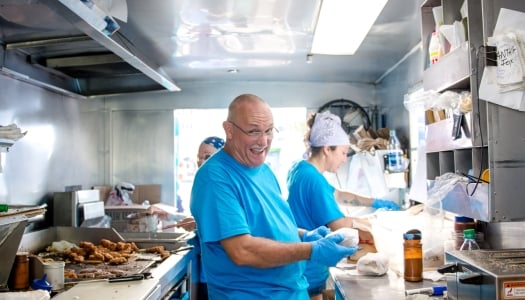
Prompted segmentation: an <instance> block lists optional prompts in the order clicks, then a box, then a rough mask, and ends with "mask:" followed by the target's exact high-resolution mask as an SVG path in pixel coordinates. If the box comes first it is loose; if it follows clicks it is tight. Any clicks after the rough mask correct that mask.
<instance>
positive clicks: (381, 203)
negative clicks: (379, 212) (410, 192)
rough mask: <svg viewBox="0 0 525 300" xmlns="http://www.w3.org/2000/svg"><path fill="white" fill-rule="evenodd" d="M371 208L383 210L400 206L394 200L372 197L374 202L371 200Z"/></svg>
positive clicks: (397, 208)
mask: <svg viewBox="0 0 525 300" xmlns="http://www.w3.org/2000/svg"><path fill="white" fill-rule="evenodd" d="M372 208H375V209H379V208H384V209H385V210H401V207H399V205H397V204H396V203H395V202H393V201H390V200H381V199H374V202H372Z"/></svg>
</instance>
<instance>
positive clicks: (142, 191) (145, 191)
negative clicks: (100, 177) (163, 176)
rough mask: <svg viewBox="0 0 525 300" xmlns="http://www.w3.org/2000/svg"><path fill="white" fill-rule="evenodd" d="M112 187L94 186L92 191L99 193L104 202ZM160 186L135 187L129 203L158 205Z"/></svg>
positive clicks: (145, 185)
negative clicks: (145, 202)
mask: <svg viewBox="0 0 525 300" xmlns="http://www.w3.org/2000/svg"><path fill="white" fill-rule="evenodd" d="M112 188H113V186H111V185H94V186H93V187H92V189H94V190H99V191H100V200H102V201H104V202H106V200H107V199H108V197H109V193H110V192H111V189H112ZM160 195H161V185H160V184H141V185H135V191H133V193H132V194H130V195H129V197H130V199H131V201H133V203H135V204H142V202H144V200H148V201H149V203H150V204H155V203H160V197H161V196H160Z"/></svg>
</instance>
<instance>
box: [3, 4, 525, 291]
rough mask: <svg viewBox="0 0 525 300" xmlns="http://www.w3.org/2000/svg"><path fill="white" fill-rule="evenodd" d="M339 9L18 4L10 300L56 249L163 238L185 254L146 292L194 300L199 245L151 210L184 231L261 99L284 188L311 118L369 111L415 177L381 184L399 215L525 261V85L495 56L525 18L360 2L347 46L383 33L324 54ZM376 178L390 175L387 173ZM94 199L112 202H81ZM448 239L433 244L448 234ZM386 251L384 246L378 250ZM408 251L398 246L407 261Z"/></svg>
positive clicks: (12, 44)
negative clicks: (230, 123) (119, 191)
mask: <svg viewBox="0 0 525 300" xmlns="http://www.w3.org/2000/svg"><path fill="white" fill-rule="evenodd" d="M330 2H331V1H329V0H307V1H305V0H284V1H281V0H280V1H276V0H242V1H241V0H172V1H163V0H150V1H142V0H56V1H47V0H32V1H15V0H0V29H1V30H0V45H1V47H0V90H1V93H0V108H1V109H0V204H7V207H6V209H7V211H5V212H0V233H1V234H2V238H1V239H0V241H1V242H2V243H0V249H2V254H4V253H6V254H9V255H7V256H3V257H2V259H1V261H2V268H3V269H2V272H0V273H1V274H2V276H0V288H1V289H3V290H4V291H5V290H9V287H8V285H9V284H8V281H9V280H11V279H9V280H8V278H7V276H4V275H6V274H7V272H10V271H11V269H14V267H13V265H14V262H15V260H16V259H18V258H17V257H18V254H20V253H22V252H30V253H31V252H35V251H42V250H45V247H44V245H43V244H42V242H41V241H46V242H49V243H51V242H53V241H55V240H54V239H61V238H62V237H63V236H65V237H67V238H70V239H72V237H75V241H74V242H77V243H79V242H82V241H83V242H91V243H94V244H98V243H99V242H100V240H101V239H103V238H104V236H105V235H107V234H108V235H109V236H111V237H113V238H114V240H113V241H111V242H112V243H118V242H121V243H130V242H134V243H136V245H139V247H140V246H143V247H144V248H149V247H154V246H156V245H152V244H151V243H150V242H151V240H153V241H154V242H157V244H158V245H163V246H166V247H167V248H169V249H168V252H170V253H169V254H170V255H171V256H170V258H168V260H167V262H168V263H167V264H163V263H158V264H157V265H156V266H157V267H156V268H155V269H154V270H153V274H154V275H156V276H157V279H156V280H153V281H151V280H150V279H147V278H143V279H147V280H138V281H137V282H133V283H132V284H133V285H134V286H135V288H136V290H134V291H139V290H140V291H141V292H140V293H136V294H134V295H135V296H136V295H139V294H140V295H141V296H140V297H139V296H137V297H138V298H137V299H162V298H164V299H176V298H177V297H179V298H183V297H191V295H190V294H191V293H188V292H187V291H189V290H190V285H191V283H190V280H189V278H190V277H191V276H190V273H191V268H190V263H189V260H190V252H191V247H188V248H187V246H188V245H186V241H187V239H189V238H190V236H188V235H186V234H185V232H179V231H177V230H178V229H177V230H175V229H174V228H173V227H171V228H170V229H169V230H165V231H166V232H160V231H161V230H159V232H155V234H154V236H153V237H152V236H151V235H148V243H145V240H144V236H142V235H140V234H142V233H144V232H141V231H150V229H149V227H148V224H146V223H142V222H152V221H154V222H158V219H156V217H155V218H153V217H152V216H151V215H148V214H147V213H146V212H145V210H146V211H148V212H149V211H150V210H149V209H150V208H153V210H161V211H163V212H164V213H167V214H168V215H169V216H170V218H171V219H170V220H169V221H170V222H171V223H176V222H178V221H179V220H180V219H182V218H184V217H186V216H188V215H189V211H188V203H189V192H188V191H189V189H191V182H192V176H193V175H194V172H195V168H196V167H195V166H196V164H195V162H196V153H197V148H198V145H199V142H200V141H201V140H202V139H203V138H205V137H206V136H210V135H217V136H224V132H223V131H222V127H221V122H222V121H223V120H224V119H225V118H226V109H227V106H228V104H229V103H230V101H231V100H232V99H234V98H235V97H236V96H238V95H239V94H243V93H252V94H256V95H258V96H260V97H262V98H263V99H265V100H266V101H267V102H268V103H269V104H270V106H271V107H272V109H273V110H274V114H275V123H276V126H277V128H278V129H279V131H280V133H279V134H278V135H277V137H276V138H275V141H274V145H273V148H272V152H271V153H270V155H269V156H268V159H269V163H271V165H272V168H273V169H274V171H275V172H276V174H277V177H278V178H279V180H282V179H283V178H285V176H286V171H287V169H288V167H289V166H290V163H291V162H292V161H294V160H297V159H299V158H300V157H301V155H302V154H303V153H304V148H303V147H304V145H303V143H302V138H303V134H304V130H305V128H306V127H305V124H304V121H305V120H306V118H307V115H308V114H309V113H311V112H316V111H319V110H320V109H321V108H322V109H334V110H335V109H340V110H341V111H338V113H340V114H341V117H342V118H343V119H344V117H345V116H348V114H350V113H355V112H358V115H359V118H358V119H357V120H358V121H356V122H357V125H364V127H365V130H368V129H371V130H374V131H378V132H379V130H380V129H384V128H389V129H395V130H396V133H397V136H398V137H399V139H400V140H401V143H402V150H403V152H404V154H405V156H406V158H407V168H406V171H405V172H403V173H402V176H397V175H396V176H394V175H392V174H390V175H389V174H385V173H384V172H383V171H384V170H383V169H381V172H380V174H379V177H381V182H386V183H385V188H386V189H388V191H389V197H393V198H395V200H394V201H396V202H397V203H399V205H401V206H402V207H403V211H401V212H397V213H405V212H406V210H408V209H410V207H411V206H416V204H418V205H422V206H424V207H425V209H424V213H428V212H429V210H430V211H432V212H435V211H438V212H439V213H434V214H432V216H431V217H430V218H431V219H432V220H434V218H435V217H436V215H438V216H440V217H442V219H440V220H441V221H443V220H444V221H443V222H451V223H452V221H453V220H454V217H455V216H465V217H470V218H472V219H474V220H475V221H476V222H477V224H478V227H477V229H478V230H479V232H480V233H481V234H483V239H484V242H486V245H488V246H487V248H491V249H494V250H501V249H521V248H525V244H524V243H523V239H522V238H521V232H522V230H523V226H524V223H523V222H524V220H525V206H524V205H522V203H521V199H522V197H523V195H524V194H525V185H524V184H523V178H525V163H524V162H525V154H524V152H523V151H522V149H523V148H524V141H525V136H524V131H523V128H525V118H524V116H525V115H524V113H523V111H524V110H525V107H524V106H523V104H521V102H522V101H523V100H522V98H523V86H518V87H517V88H516V89H515V90H513V91H511V92H507V91H503V90H501V89H498V87H497V85H496V86H495V83H494V82H495V79H494V78H495V75H494V74H496V70H498V71H500V69H497V68H501V67H502V66H503V64H502V63H501V61H498V58H499V59H501V56H499V57H498V56H494V55H493V53H496V52H497V51H498V49H499V51H501V49H502V48H501V47H499V48H498V47H496V42H495V39H494V38H493V37H495V36H497V34H502V33H505V32H507V31H512V30H515V31H516V32H520V30H521V31H523V30H525V28H524V26H523V23H522V22H520V20H521V19H520V16H521V15H520V14H521V13H523V12H525V2H523V1H520V0H475V1H474V0H388V1H386V0H384V1H348V2H378V3H382V5H380V6H381V7H380V8H379V10H378V11H377V13H376V14H375V15H373V17H377V18H375V19H372V21H366V20H363V19H361V18H358V17H361V15H364V12H365V11H368V9H363V8H360V9H357V8H347V9H344V10H340V11H343V12H344V14H342V15H343V17H342V19H344V20H347V21H348V20H350V21H354V23H353V24H352V23H349V24H347V25H346V24H345V25H342V24H341V23H339V26H338V27H337V28H335V29H331V30H329V31H328V35H329V36H332V37H336V40H340V41H346V40H353V38H354V37H355V36H356V35H359V34H358V33H354V32H353V29H356V28H365V29H366V30H365V32H364V33H363V36H364V39H363V40H362V43H360V44H359V43H358V46H357V49H356V50H355V49H354V50H346V52H342V53H336V52H333V51H332V50H327V49H322V48H317V46H316V45H315V43H314V42H315V41H316V39H320V37H318V36H320V35H321V33H322V30H321V28H320V26H321V21H322V20H323V18H322V11H323V9H324V7H328V5H329V3H330ZM340 2H345V1H340ZM501 16H503V17H501ZM500 17H501V18H500ZM367 22H368V23H369V25H370V26H368V27H367V26H366V24H367ZM439 29H441V30H440V31H439V32H438V33H439V39H440V40H438V41H439V43H440V44H441V45H442V46H441V48H439V49H441V50H440V51H441V52H439V53H438V54H435V53H432V51H431V50H432V49H433V46H435V40H433V38H432V36H433V33H434V32H436V31H437V30H439ZM505 30H507V31H505ZM521 37H522V36H520V35H519V34H518V38H521ZM325 43H327V42H325ZM323 45H324V44H323ZM524 50H525V49H522V51H524ZM497 53H500V54H501V52H497ZM433 55H435V56H433ZM498 62H499V65H498ZM521 67H525V64H523V63H522V65H521ZM520 70H522V69H520ZM521 74H523V73H521ZM491 76H492V77H491ZM492 79H494V80H492ZM518 79H519V78H518ZM491 80H492V81H491ZM518 82H520V81H519V80H518ZM521 83H523V78H521ZM451 95H453V96H451ZM458 95H459V96H458ZM463 95H467V96H466V98H467V99H468V101H470V102H469V104H470V106H468V105H466V106H467V108H466V111H465V112H464V113H463V112H462V113H461V114H460V117H457V118H460V119H457V120H459V121H457V122H456V123H454V120H455V119H454V112H457V109H458V106H454V105H449V106H447V104H450V103H448V102H447V103H445V104H444V103H443V101H445V102H446V101H448V100H449V99H451V98H447V97H455V96H458V97H460V96H463ZM462 99H465V98H462ZM433 101H436V102H439V101H442V102H439V103H438V104H436V103H434V102H433ZM430 102H432V103H430ZM329 104H334V105H332V106H331V105H329ZM335 104H339V106H337V105H335ZM440 105H441V106H440ZM454 109H456V110H454ZM456 115H457V114H456ZM361 123H363V124H361ZM353 125H356V124H352V126H350V125H349V127H348V128H351V130H348V133H349V138H354V139H355V137H356V134H355V133H356V132H357V129H358V127H359V126H353ZM455 125H456V126H455ZM454 126H455V127H454ZM10 134H13V135H10ZM367 151H368V150H367ZM367 151H364V152H367ZM352 154H355V153H352ZM353 157H354V156H350V157H349V159H348V162H347V163H345V165H343V166H342V167H341V168H340V170H338V172H337V173H336V174H335V175H334V174H331V175H330V174H328V175H327V178H329V179H330V180H331V182H333V183H334V185H337V186H338V187H340V188H343V189H344V188H350V187H351V186H352V183H353V182H356V181H357V180H356V179H355V178H353V177H352V178H351V175H350V174H353V173H352V171H353V170H352V167H351V164H352V160H353ZM355 157H357V156H355ZM354 162H355V160H354ZM375 163H377V164H379V165H380V166H381V168H384V163H385V162H384V161H383V159H382V158H377V161H376V162H375ZM450 173H452V174H453V175H457V176H460V177H462V178H467V179H470V180H471V182H470V183H468V181H467V183H465V184H464V183H463V182H460V183H457V182H454V184H453V185H452V187H451V189H449V190H447V193H446V195H441V197H439V198H438V199H437V201H436V198H435V197H433V196H435V194H434V192H435V191H436V188H435V187H436V186H437V185H438V184H437V183H436V182H439V181H437V179H438V178H439V177H442V175H447V174H450ZM332 175H334V176H332ZM482 175H483V176H482ZM481 178H483V180H481ZM360 180H361V179H360ZM123 182H125V183H131V184H132V185H133V186H134V187H135V186H136V187H137V188H136V189H135V190H134V191H133V192H134V195H133V196H132V200H133V201H135V202H134V203H133V206H132V207H130V210H129V211H125V212H122V210H119V209H115V208H107V207H106V208H104V207H102V205H101V201H102V202H103V201H105V200H106V197H107V195H108V194H109V192H110V190H111V188H113V187H115V186H116V185H117V184H118V183H123ZM472 182H474V183H475V185H469V184H471V183H472ZM102 187H103V188H102ZM94 188H95V189H99V190H100V194H98V193H96V194H97V195H94V194H93V193H88V194H90V195H94V196H93V197H92V198H90V199H84V200H82V199H80V198H79V197H80V196H79V195H83V194H84V193H83V191H85V190H92V189H94ZM375 188H377V187H375ZM372 189H374V187H373V188H372ZM79 191H80V193H79ZM376 191H377V189H376ZM441 191H442V190H441ZM69 193H71V194H69ZM283 193H286V191H285V190H284V189H283ZM90 197H91V196H90ZM57 199H61V200H57ZM139 199H140V200H139ZM56 201H62V202H60V203H59V204H57V203H58V202H56ZM65 201H67V202H68V203H63V202H65ZM54 202H56V203H54ZM70 202H71V203H70ZM145 202H146V203H145ZM54 205H55V206H56V207H54ZM60 207H64V208H65V209H68V210H69V215H67V216H66V215H61V212H62V209H61V208H60ZM104 209H106V210H104ZM112 209H113V210H112ZM405 209H406V210H405ZM427 209H429V210H427ZM345 211H347V212H348V213H349V214H351V213H356V211H355V210H352V209H351V208H348V207H346V206H345ZM367 212H369V211H368V210H367ZM108 215H109V216H111V217H113V219H114V221H115V223H114V224H115V226H116V224H117V223H116V222H117V221H123V222H124V223H119V226H122V227H120V228H119V229H118V230H117V229H112V228H104V230H106V229H107V230H110V231H111V233H108V231H94V232H90V231H89V229H86V228H81V224H80V223H79V222H81V221H85V220H86V219H90V218H91V217H90V216H94V217H93V219H95V218H101V219H100V221H101V222H102V223H99V224H102V227H108V226H106V225H108V224H110V223H107V222H110V221H108V220H107V219H104V216H108ZM129 215H132V216H133V218H131V217H130V218H129V219H128V216H129ZM123 216H124V217H123ZM372 216H374V214H373V213H372ZM118 218H120V219H118ZM131 219H133V220H131ZM386 219H388V220H394V219H395V218H392V219H390V217H388V218H385V220H386ZM54 220H67V222H66V223H67V224H66V225H64V224H54ZM71 220H73V222H72V221H71ZM97 220H98V219H97ZM97 222H98V221H97ZM63 223H64V222H63ZM94 223H96V222H95V221H94ZM393 223H395V222H393ZM69 224H72V226H69ZM435 224H437V223H434V225H435ZM440 224H441V223H440ZM164 225H167V224H166V223H165V224H164ZM168 225H169V224H168ZM426 225H428V224H426ZM64 226H65V227H64ZM141 226H142V227H141ZM144 226H145V227H144ZM388 226H390V228H394V227H395V229H396V230H394V229H392V230H391V231H389V232H390V233H392V232H395V233H397V232H398V230H397V229H399V230H401V228H397V227H396V226H394V224H390V225H388ZM70 227H75V229H73V233H71V228H70ZM93 227H96V226H93ZM109 227H111V225H109ZM161 227H162V226H161ZM167 227H169V226H167ZM167 227H166V228H167ZM21 228H23V229H21ZM145 228H148V229H145ZM430 228H431V229H429V228H426V229H428V230H429V231H432V230H434V232H431V233H429V231H427V235H426V236H428V237H436V236H440V235H439V233H438V232H440V231H442V230H443V228H437V227H435V226H430ZM93 229H100V228H93ZM84 230H87V231H84ZM130 231H134V232H133V234H131V233H130ZM443 232H445V231H443ZM150 233H151V232H150ZM137 234H138V235H137ZM169 234H172V236H170V235H169ZM387 235H388V234H387ZM423 236H424V237H425V238H426V236H425V235H423ZM382 237H383V236H381V237H380V236H379V235H378V236H376V239H378V241H377V246H378V250H382V249H379V248H380V246H381V244H382V242H383V241H381V240H379V239H381V238H382ZM399 238H400V239H401V241H398V240H395V242H394V243H398V245H399V246H400V245H401V244H402V238H401V235H399ZM448 238H449V234H448V231H446V233H444V234H441V236H440V237H439V239H440V242H441V254H442V255H441V259H442V261H441V263H445V261H444V260H445V259H446V258H445V256H444V255H443V251H444V249H443V244H446V241H447V239H448ZM387 240H388V241H387V242H391V241H390V240H389V239H387ZM424 242H426V240H425V241H424ZM146 244H147V246H146ZM47 246H49V245H46V247H47ZM128 246H129V245H128ZM115 247H116V246H115ZM122 247H124V244H122ZM126 247H127V246H126ZM170 247H171V248H170ZM175 248H182V250H180V251H177V249H175ZM4 250H5V251H4ZM520 253H521V252H520ZM157 254H158V255H159V256H161V257H162V254H160V252H159V253H157ZM162 259H166V257H163V258H162ZM449 259H450V260H454V258H450V257H449ZM469 263H471V264H474V265H476V264H478V263H477V262H469ZM12 267H13V268H12ZM142 271H143V270H142ZM37 273H38V272H37ZM31 274H32V276H35V273H34V272H31ZM39 275H40V274H39ZM128 275H130V274H128ZM131 275H136V274H131ZM154 277H155V276H154ZM31 279H34V278H31ZM148 280H150V281H148ZM159 280H160V281H159ZM447 280H448V279H447ZM498 282H499V281H498ZM9 283H10V281H9ZM93 284H95V283H93ZM96 284H97V285H101V286H105V284H107V282H103V283H101V282H97V283H96ZM454 286H456V285H454ZM458 286H459V285H458ZM494 286H495V287H494V288H493V290H494V291H497V292H495V293H497V295H496V294H494V295H495V296H498V297H500V294H499V292H500V290H499V288H498V284H495V285H494ZM116 287H117V285H112V286H111V288H112V289H116ZM75 288H77V291H79V293H80V288H79V287H75ZM483 288H485V287H483V286H482V287H480V289H483ZM458 289H459V288H458ZM489 290H490V291H492V290H491V289H490V288H489ZM144 291H146V292H144ZM82 292H85V291H82ZM455 293H456V294H461V295H463V294H462V293H461V292H457V291H456V292H455ZM53 294H54V297H57V298H58V297H61V294H62V297H67V296H69V295H67V294H66V292H62V291H61V292H56V291H54V293H53ZM0 295H1V294H0ZM341 295H342V296H343V297H346V298H348V299H352V297H350V296H348V295H346V294H345V293H344V291H343V292H342V293H341V294H340V295H339V296H341ZM491 295H492V294H491ZM464 297H465V298H464V299H471V298H468V297H470V296H469V295H466V296H465V295H464ZM403 299H404V298H403ZM457 299H463V298H460V297H458V298H457ZM472 299H473V298H472ZM501 299H507V298H501ZM509 299H510V298H509ZM513 299H518V298H513Z"/></svg>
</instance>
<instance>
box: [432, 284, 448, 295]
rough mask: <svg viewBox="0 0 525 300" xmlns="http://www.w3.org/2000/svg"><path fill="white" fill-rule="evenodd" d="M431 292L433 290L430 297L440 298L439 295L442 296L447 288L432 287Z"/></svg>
mask: <svg viewBox="0 0 525 300" xmlns="http://www.w3.org/2000/svg"><path fill="white" fill-rule="evenodd" d="M432 290H433V293H432V295H435V296H441V295H443V292H445V291H446V290H447V287H446V286H442V285H440V286H433V287H432Z"/></svg>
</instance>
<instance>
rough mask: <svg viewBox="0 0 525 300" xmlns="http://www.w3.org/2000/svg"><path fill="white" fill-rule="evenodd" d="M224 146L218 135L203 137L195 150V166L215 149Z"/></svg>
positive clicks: (208, 156)
mask: <svg viewBox="0 0 525 300" xmlns="http://www.w3.org/2000/svg"><path fill="white" fill-rule="evenodd" d="M223 146H224V140H223V139H221V138H220V137H216V136H210V137H207V138H205V139H204V141H202V142H201V144H200V145H199V151H198V152H197V167H199V168H200V166H201V165H202V164H203V163H204V162H205V161H206V160H207V159H208V158H210V156H212V155H213V154H214V153H215V152H217V150H219V149H221V148H222V147H223Z"/></svg>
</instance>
